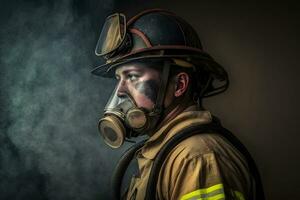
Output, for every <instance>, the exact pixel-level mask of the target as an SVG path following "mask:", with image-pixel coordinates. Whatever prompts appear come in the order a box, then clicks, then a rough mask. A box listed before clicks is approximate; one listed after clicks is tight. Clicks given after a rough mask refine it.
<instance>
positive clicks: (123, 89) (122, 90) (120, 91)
mask: <svg viewBox="0 0 300 200" xmlns="http://www.w3.org/2000/svg"><path fill="white" fill-rule="evenodd" d="M127 92H128V91H127V86H126V83H125V81H124V80H120V81H119V83H118V86H117V95H118V97H124V96H126V94H127Z"/></svg>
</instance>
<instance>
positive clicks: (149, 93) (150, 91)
mask: <svg viewBox="0 0 300 200" xmlns="http://www.w3.org/2000/svg"><path fill="white" fill-rule="evenodd" d="M134 88H135V89H136V90H137V91H138V92H139V93H141V94H143V95H144V96H146V97H147V98H148V99H149V100H150V101H151V102H152V103H153V104H155V102H156V98H157V92H158V89H159V87H158V83H157V81H156V80H147V81H140V82H137V83H136V84H135V85H134Z"/></svg>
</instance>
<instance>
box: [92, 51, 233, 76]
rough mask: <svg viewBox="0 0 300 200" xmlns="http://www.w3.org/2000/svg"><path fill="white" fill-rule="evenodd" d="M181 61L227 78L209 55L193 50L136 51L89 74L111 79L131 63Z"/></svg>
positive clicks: (223, 70)
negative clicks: (150, 60)
mask: <svg viewBox="0 0 300 200" xmlns="http://www.w3.org/2000/svg"><path fill="white" fill-rule="evenodd" d="M173 58H177V59H183V60H186V61H188V62H190V63H192V64H193V65H194V66H195V67H199V68H202V69H203V70H205V71H208V72H210V73H212V74H213V75H215V76H216V77H215V78H217V79H219V80H224V79H226V78H227V77H224V74H226V75H225V76H227V73H226V71H225V69H224V68H223V67H222V66H221V65H220V64H219V63H217V62H216V61H215V60H214V59H213V58H212V57H211V56H210V55H209V54H207V53H205V52H203V51H201V50H199V49H194V48H184V49H179V48H169V49H168V48H166V47H161V49H159V48H151V49H150V48H148V49H147V50H144V51H136V52H132V53H130V54H127V55H125V56H122V57H119V58H117V59H115V60H113V61H109V62H107V63H105V64H103V65H100V66H97V67H95V68H94V69H93V70H92V71H91V73H92V74H94V75H98V76H102V77H106V78H113V77H115V70H116V69H117V68H118V67H120V66H122V65H125V64H130V63H132V62H139V61H143V62H145V61H147V60H148V59H173Z"/></svg>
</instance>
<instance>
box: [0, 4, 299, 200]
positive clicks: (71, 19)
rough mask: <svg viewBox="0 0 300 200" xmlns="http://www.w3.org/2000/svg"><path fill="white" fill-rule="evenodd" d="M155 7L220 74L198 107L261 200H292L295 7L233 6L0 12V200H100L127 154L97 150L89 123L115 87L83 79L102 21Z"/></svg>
mask: <svg viewBox="0 0 300 200" xmlns="http://www.w3.org/2000/svg"><path fill="white" fill-rule="evenodd" d="M153 7H161V8H166V9H169V10H171V11H173V12H175V13H177V14H178V15H180V16H182V17H183V18H184V19H186V20H187V21H188V22H189V23H191V24H192V25H193V26H194V27H195V29H196V30H197V32H198V34H199V36H200V38H201V39H202V42H203V45H204V47H205V49H206V51H207V52H209V53H210V54H211V55H212V56H213V57H214V58H215V59H216V60H217V61H218V62H219V63H222V64H223V65H224V67H225V68H226V69H227V71H228V73H229V75H230V80H231V86H230V89H229V90H228V91H227V92H226V93H225V94H222V95H220V96H217V97H214V98H212V99H208V100H206V101H205V105H206V107H207V108H208V109H209V110H211V111H212V112H213V113H214V114H215V115H217V116H219V117H220V118H221V119H222V121H223V124H224V125H225V126H226V127H227V128H229V129H231V130H232V131H233V132H234V133H235V134H236V135H237V136H238V137H239V138H240V139H241V141H243V142H244V144H245V145H246V146H247V147H248V149H249V151H250V152H251V153H252V154H253V157H254V158H255V160H256V161H257V165H258V167H259V169H260V171H261V174H262V179H263V183H264V186H265V191H266V194H267V197H268V199H271V200H279V199H300V193H299V192H298V188H299V186H300V184H299V183H298V182H299V178H300V177H299V173H298V169H299V167H300V162H299V154H298V152H299V150H300V147H299V146H300V144H299V141H298V140H299V138H300V136H299V130H298V124H299V122H300V121H299V119H300V116H299V106H298V102H299V101H300V95H299V92H298V91H299V83H300V81H299V72H300V70H299V64H298V62H299V61H298V60H299V57H300V55H299V52H300V48H299V41H300V39H299V35H300V29H299V17H300V14H299V6H298V5H297V4H295V3H290V2H287V1H285V3H284V4H283V3H282V4H279V3H271V2H269V3H267V2H266V3H261V2H260V3H254V2H253V3H245V2H243V3H241V2H240V1H236V2H232V1H231V2H228V1H226V2H225V1H199V0H197V1H191V0H185V1H184V0H181V1H179V0H176V1H175V0H166V1H160V2H159V1H150V0H149V1H145V0H129V1H121V0H120V1H117V0H115V1H113V0H89V1H83V0H64V1H50V0H49V1H34V0H27V1H18V0H11V1H1V14H0V15H1V18H0V22H1V24H0V36H1V38H0V47H1V49H0V64H1V74H0V75H1V76H0V84H1V85H0V89H1V90H0V91H1V95H0V109H1V110H0V113H1V116H0V120H1V121H0V122H1V127H0V128H1V134H0V199H49V200H59V199H64V200H65V199H109V195H110V191H109V179H110V176H111V173H112V170H113V167H114V165H115V163H116V161H117V159H118V158H119V156H120V155H121V153H122V152H123V151H124V150H125V149H126V148H127V147H128V145H125V146H124V147H122V148H121V149H119V150H112V149H110V148H108V147H107V146H105V145H104V144H103V141H102V140H101V138H100V136H99V134H98V132H97V127H96V125H97V121H98V118H99V117H100V115H101V112H102V109H103V107H104V105H105V102H106V100H107V99H108V97H109V94H110V90H111V89H112V87H113V84H114V81H111V80H106V79H102V78H99V77H94V76H92V75H90V73H89V71H90V70H91V69H92V68H93V66H96V65H97V64H100V63H101V60H99V59H98V58H97V57H96V56H94V54H93V51H94V46H95V44H96V40H97V35H98V34H99V33H100V30H101V26H102V24H103V22H104V19H105V17H106V16H107V15H108V14H111V13H113V12H115V11H122V12H124V13H125V14H126V15H127V16H132V15H133V14H135V13H136V12H138V11H141V10H143V9H144V8H153Z"/></svg>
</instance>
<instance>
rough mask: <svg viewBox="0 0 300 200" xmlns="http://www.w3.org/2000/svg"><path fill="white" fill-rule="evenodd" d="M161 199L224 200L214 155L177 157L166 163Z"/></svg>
mask: <svg viewBox="0 0 300 200" xmlns="http://www.w3.org/2000/svg"><path fill="white" fill-rule="evenodd" d="M161 187H162V192H163V193H164V194H165V195H164V198H163V199H167V200H174V199H178V200H194V199H205V200H219V199H225V193H224V188H223V182H222V178H221V174H220V170H219V167H218V163H217V161H216V157H215V154H214V153H206V154H204V155H197V156H193V157H192V158H184V157H183V158H180V157H177V158H176V159H175V160H173V161H171V162H167V163H166V165H165V168H164V176H163V177H162V185H161Z"/></svg>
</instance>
